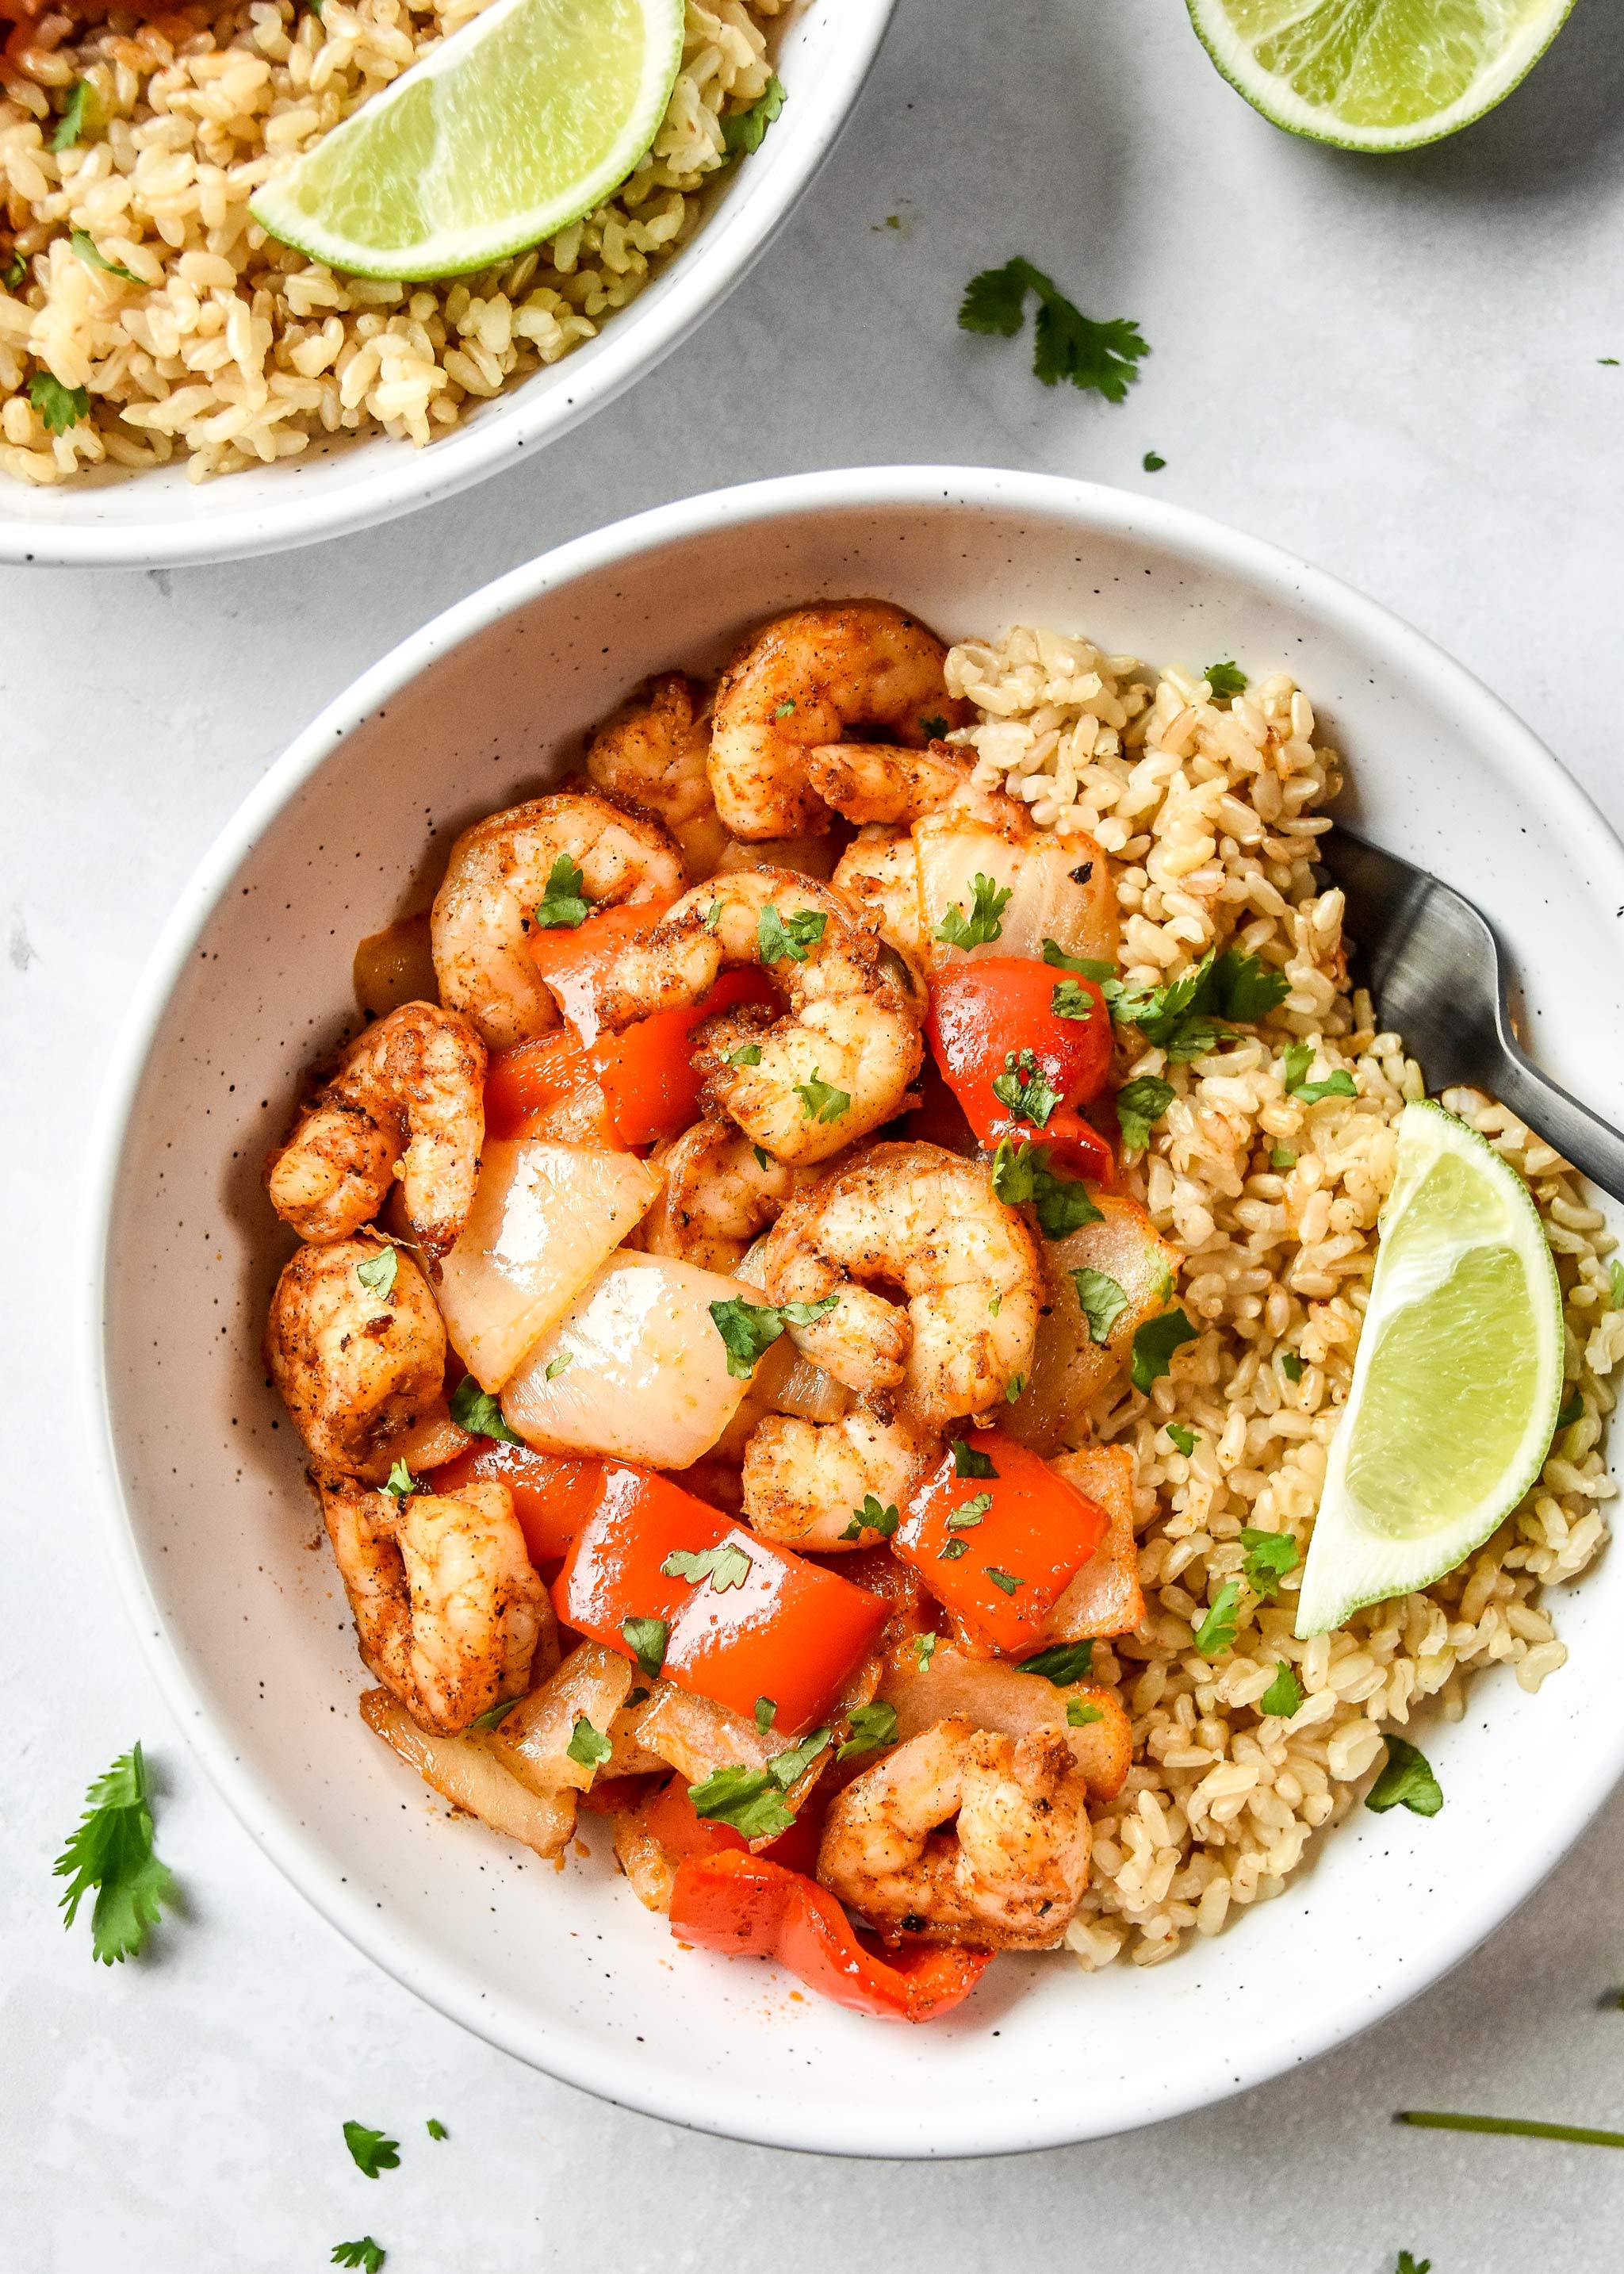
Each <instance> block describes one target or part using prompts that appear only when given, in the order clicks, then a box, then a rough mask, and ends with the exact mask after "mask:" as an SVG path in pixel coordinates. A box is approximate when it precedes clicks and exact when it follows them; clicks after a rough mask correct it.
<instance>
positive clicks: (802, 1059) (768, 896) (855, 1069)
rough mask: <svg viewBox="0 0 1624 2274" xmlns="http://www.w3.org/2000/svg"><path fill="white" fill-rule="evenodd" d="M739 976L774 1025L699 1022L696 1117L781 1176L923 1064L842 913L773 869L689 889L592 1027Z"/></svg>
mask: <svg viewBox="0 0 1624 2274" xmlns="http://www.w3.org/2000/svg"><path fill="white" fill-rule="evenodd" d="M747 963H756V964H762V965H763V966H765V967H766V968H768V969H770V970H771V973H772V976H773V979H774V981H775V983H777V984H778V986H780V987H781V988H782V989H783V990H784V992H785V994H786V996H787V998H788V999H789V1010H788V1014H787V1016H786V1017H784V1018H781V1019H778V1020H776V1021H771V1014H770V1013H764V1012H763V1011H762V1010H761V1008H760V1006H755V1007H754V1008H751V1009H746V1010H743V1011H741V1012H737V1013H720V1014H718V1016H717V1017H715V1018H714V1019H710V1020H706V1021H705V1023H704V1025H703V1028H701V1029H700V1031H699V1035H698V1037H697V1039H698V1042H699V1044H700V1048H699V1050H697V1051H696V1052H695V1060H694V1063H695V1065H697V1066H698V1067H699V1068H700V1070H701V1071H702V1072H703V1073H704V1075H705V1077H706V1081H705V1086H704V1089H703V1098H704V1101H705V1103H706V1104H707V1105H714V1106H717V1107H719V1109H720V1110H721V1111H722V1112H724V1113H726V1115H727V1117H728V1118H729V1119H730V1120H733V1121H735V1122H737V1124H738V1125H739V1126H740V1128H741V1129H742V1130H743V1132H744V1133H745V1135H746V1136H747V1137H748V1138H750V1139H752V1140H753V1141H755V1142H756V1144H758V1145H761V1146H763V1147H764V1148H765V1149H766V1150H767V1151H768V1152H769V1153H771V1154H772V1156H774V1158H775V1159H777V1160H779V1161H786V1162H790V1163H796V1162H804V1161H822V1160H826V1159H827V1158H828V1157H829V1156H830V1155H831V1153H836V1152H838V1151H840V1150H841V1148H843V1147H845V1146H846V1145H849V1144H851V1143H852V1141H853V1139H855V1138H858V1137H863V1136H866V1135H867V1134H868V1132H869V1131H870V1130H871V1129H876V1128H877V1127H878V1126H879V1125H880V1124H881V1123H882V1122H883V1121H889V1120H890V1119H891V1117H892V1116H893V1115H894V1114H896V1113H898V1112H899V1111H901V1110H902V1104H903V1100H904V1098H905V1097H906V1095H907V1090H908V1085H909V1083H910V1082H911V1081H913V1079H914V1075H915V1074H916V1073H918V1072H919V1069H920V1065H921V1062H922V1060H923V1058H924V1044H923V1043H922V1041H921V1038H920V1032H919V1025H918V1020H917V1017H916V1015H915V1013H914V1010H913V1009H912V1007H911V1006H910V1005H909V1003H908V1001H907V998H906V993H905V990H903V988H902V987H901V985H900V984H899V983H898V980H897V978H896V977H895V975H893V974H891V973H890V972H888V971H887V970H886V969H885V968H884V967H883V961H882V958H881V952H880V948H879V945H878V943H877V942H876V940H875V938H874V937H872V935H871V934H870V933H868V932H866V931H864V930H862V929H861V926H860V925H859V924H857V923H856V922H854V921H853V916H852V912H851V910H850V908H849V907H847V906H846V902H845V901H844V900H840V899H838V897H837V896H836V894H834V893H833V892H830V891H829V890H828V889H827V887H826V886H823V885H814V884H811V883H809V882H808V880H807V878H805V877H797V876H793V875H791V874H790V873H789V872H788V871H786V870H777V869H756V870H740V871H738V872H737V873H736V874H733V875H731V876H725V877H712V878H711V880H710V882H709V883H708V884H703V885H695V888H694V890H693V891H692V892H689V893H688V894H687V895H686V896H685V897H684V898H683V899H682V900H679V901H678V902H677V904H676V906H675V907H673V908H670V909H668V910H667V911H666V913H665V915H663V916H662V917H661V918H660V919H659V921H658V923H656V924H655V925H654V926H653V927H652V928H651V929H650V930H649V931H647V932H646V933H644V934H643V936H642V937H640V938H637V939H634V940H630V941H628V943H627V945H626V946H625V947H624V948H623V949H622V950H621V952H620V956H619V957H618V959H617V960H616V961H615V963H614V964H613V966H612V967H611V968H610V971H609V973H608V975H607V977H606V979H605V983H604V986H603V989H602V990H601V992H600V995H599V998H598V1013H599V1016H600V1017H601V1019H602V1020H603V1021H604V1024H605V1026H607V1027H610V1028H620V1027H625V1026H628V1025H629V1024H630V1023H631V1021H632V1020H635V1019H643V1018H647V1017H648V1016H649V1015H650V1013H652V1012H655V1011H668V1010H673V1009H675V1008H677V1007H678V1006H679V1005H685V1004H689V1003H697V1002H699V1001H701V1000H702V999H703V997H704V996H705V995H706V994H707V993H708V992H709V991H710V990H711V987H712V986H714V985H715V983H716V978H717V974H718V972H719V971H721V970H723V969H724V968H726V967H728V966H729V965H737V964H747ZM763 1020H767V1021H769V1022H768V1023H765V1024H763Z"/></svg>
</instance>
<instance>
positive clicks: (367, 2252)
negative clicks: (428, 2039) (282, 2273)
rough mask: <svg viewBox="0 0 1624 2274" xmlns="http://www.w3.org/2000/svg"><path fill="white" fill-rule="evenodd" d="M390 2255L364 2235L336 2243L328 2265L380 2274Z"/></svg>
mask: <svg viewBox="0 0 1624 2274" xmlns="http://www.w3.org/2000/svg"><path fill="white" fill-rule="evenodd" d="M432 2121H433V2119H432V2117H431V2118H430V2122H431V2123H432ZM388 2255H389V2254H388V2252H387V2250H386V2249H385V2248H384V2247H383V2245H382V2243H381V2242H374V2241H373V2240H372V2236H371V2235H370V2234H364V2235H363V2236H362V2237H361V2239H360V2240H359V2241H358V2242H335V2244H334V2245H333V2255H332V2257H331V2258H330V2259H329V2260H328V2261H327V2263H328V2264H329V2265H330V2266H358V2267H359V2268H360V2269H361V2274H378V2270H379V2268H380V2266H381V2265H382V2264H383V2262H384V2260H385V2259H386V2258H387V2256H388Z"/></svg>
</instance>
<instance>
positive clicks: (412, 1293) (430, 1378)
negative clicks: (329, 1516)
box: [265, 1239, 446, 1484]
mask: <svg viewBox="0 0 1624 2274" xmlns="http://www.w3.org/2000/svg"><path fill="white" fill-rule="evenodd" d="M389 1254H393V1255H394V1257H395V1276H394V1279H393V1281H392V1282H391V1284H389V1286H388V1287H387V1290H385V1291H382V1292H380V1291H378V1290H377V1289H375V1288H372V1287H368V1286H366V1285H365V1284H363V1283H362V1281H361V1280H360V1278H359V1277H358V1276H357V1269H358V1267H360V1266H361V1265H363V1264H368V1265H373V1264H377V1263H378V1261H379V1260H380V1258H381V1257H384V1256H387V1255H389ZM265 1362H266V1367H267V1371H268V1372H269V1374H270V1376H271V1379H272V1381H273V1382H274V1383H275V1384H276V1387H277V1389H279V1390H280V1391H281V1393H282V1403H283V1404H284V1405H286V1407H287V1409H288V1411H289V1413H290V1414H291V1415H292V1417H293V1423H294V1427H296V1428H297V1431H298V1433H299V1434H300V1436H301V1437H303V1439H304V1440H305V1444H306V1446H307V1447H308V1448H309V1449H310V1455H311V1458H312V1460H313V1461H314V1463H315V1465H316V1466H317V1467H318V1468H319V1469H320V1470H322V1471H324V1472H329V1473H336V1474H337V1475H340V1476H347V1477H361V1478H364V1479H365V1480H367V1481H368V1482H369V1483H372V1484H381V1483H382V1482H383V1480H384V1479H385V1477H387V1475H388V1473H389V1465H390V1462H391V1460H392V1459H393V1457H394V1455H395V1451H396V1450H398V1449H399V1447H400V1444H401V1442H402V1440H404V1439H405V1438H406V1437H408V1436H409V1435H410V1433H411V1432H412V1431H413V1430H414V1429H415V1428H417V1427H418V1426H419V1425H420V1424H421V1423H423V1422H425V1421H426V1420H429V1419H432V1418H433V1417H434V1415H435V1414H436V1412H441V1413H443V1412H444V1408H443V1406H441V1404H440V1391H441V1385H442V1382H443V1379H444V1375H445V1371H446V1329H445V1327H444V1325H443V1323H442V1322H441V1320H440V1312H439V1309H438V1308H437V1306H436V1305H435V1301H434V1298H433V1296H432V1294H431V1293H430V1292H429V1284H428V1281H427V1280H426V1279H425V1277H424V1276H423V1274H422V1272H421V1271H420V1270H419V1269H417V1265H416V1264H415V1263H414V1262H413V1261H412V1259H411V1257H410V1255H409V1254H407V1253H406V1252H405V1250H404V1249H403V1248H395V1249H391V1248H389V1247H387V1246H385V1245H383V1243H382V1242H380V1241H378V1240H372V1239H342V1240H335V1241H332V1242H331V1243H329V1244H327V1245H326V1246H319V1247H317V1246H312V1247H301V1248H300V1249H299V1250H298V1252H297V1254H295V1255H294V1256H293V1257H292V1258H291V1260H290V1261H289V1263H288V1264H287V1266H286V1268H285V1269H284V1270H283V1272H282V1276H281V1278H280V1279H279V1280H278V1281H277V1282H276V1291H275V1293H274V1295H273V1296H272V1297H271V1314H270V1317H269V1319H268V1320H267V1322H266V1329H265Z"/></svg>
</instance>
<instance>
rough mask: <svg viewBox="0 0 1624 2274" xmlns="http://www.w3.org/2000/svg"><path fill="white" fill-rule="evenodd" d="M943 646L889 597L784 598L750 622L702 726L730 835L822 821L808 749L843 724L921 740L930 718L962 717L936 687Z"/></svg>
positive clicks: (790, 833) (939, 729) (957, 722)
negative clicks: (784, 605)
mask: <svg viewBox="0 0 1624 2274" xmlns="http://www.w3.org/2000/svg"><path fill="white" fill-rule="evenodd" d="M946 657H947V650H946V649H945V648H944V646H943V644H942V642H941V641H940V640H939V639H937V637H936V634H935V633H934V632H931V631H928V630H927V629H925V627H924V625H923V624H921V623H920V622H918V621H916V620H915V619H914V617H913V616H910V615H909V614H906V611H905V610H904V609H901V608H898V607H896V606H893V605H892V603H891V601H889V600H842V601H834V602H829V603H826V604H825V605H823V606H821V607H811V608H795V609H793V610H792V611H791V612H790V614H788V615H785V616H779V617H778V618H776V619H775V620H774V621H772V622H771V623H770V624H766V625H764V626H763V628H762V629H761V630H759V631H758V632H756V633H754V634H753V635H752V636H751V637H750V638H749V639H748V641H747V642H746V644H745V645H744V647H743V648H742V650H741V652H740V653H739V654H738V655H737V656H735V658H734V659H733V662H732V663H731V664H730V665H729V666H728V668H727V670H726V672H725V673H724V674H723V675H722V681H721V684H720V685H719V686H718V689H717V690H716V702H715V705H714V712H713V724H712V727H711V794H712V795H713V796H714V797H715V799H716V809H717V811H718V813H719V814H720V815H721V817H722V819H723V821H724V822H725V823H726V825H727V827H728V828H729V829H730V830H731V831H732V832H733V835H734V836H735V837H797V836H800V835H801V834H803V833H805V832H814V833H816V832H822V831H823V830H825V829H827V828H828V826H829V807H828V805H827V804H826V803H825V802H824V800H823V797H822V796H820V794H818V791H817V790H816V788H815V787H814V786H813V783H812V781H811V779H810V777H809V775H808V756H809V754H810V753H811V752H813V751H815V750H819V749H823V748H825V747H826V746H827V745H829V744H831V743H837V742H840V741H841V740H842V739H843V737H844V736H846V734H848V733H849V732H851V730H853V729H854V728H861V727H880V728H883V729H884V730H885V732H886V734H887V737H888V738H889V739H894V740H895V741H896V742H899V743H901V744H903V745H904V746H905V747H906V748H907V749H914V750H922V749H924V747H925V745H926V744H927V743H928V742H929V740H930V735H931V731H932V729H933V728H934V729H935V731H936V733H937V734H942V733H945V732H946V730H947V728H948V727H959V726H963V725H965V724H966V722H967V721H968V719H969V718H970V716H971V713H970V711H969V708H968V706H967V705H966V704H963V703H960V702H957V701H955V700H954V699H953V697H951V696H950V695H949V694H948V692H947V687H946V683H945V681H944V677H943V666H944V662H945V660H946ZM927 721H929V725H927V724H926V722H927ZM938 721H940V722H941V723H940V724H938V723H937V722H938ZM862 818H865V819H876V818H877V816H876V815H866V816H863V817H862Z"/></svg>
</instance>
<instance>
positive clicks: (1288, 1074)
mask: <svg viewBox="0 0 1624 2274" xmlns="http://www.w3.org/2000/svg"><path fill="white" fill-rule="evenodd" d="M1313 1062H1314V1046H1313V1044H1312V1043H1288V1044H1287V1045H1286V1050H1285V1073H1284V1081H1285V1085H1286V1089H1287V1091H1288V1093H1289V1096H1292V1097H1296V1098H1300V1099H1301V1101H1302V1103H1304V1105H1318V1104H1319V1101H1320V1099H1321V1098H1322V1097H1357V1096H1358V1094H1359V1093H1358V1090H1357V1087H1356V1085H1355V1083H1354V1079H1353V1076H1352V1075H1351V1074H1350V1073H1347V1072H1345V1071H1344V1069H1343V1068H1342V1067H1341V1066H1338V1067H1337V1069H1336V1071H1335V1073H1328V1074H1327V1075H1326V1077H1325V1079H1324V1081H1309V1079H1308V1069H1309V1067H1310V1066H1311V1065H1312V1064H1313Z"/></svg>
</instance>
